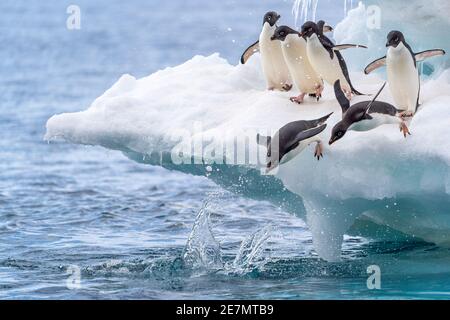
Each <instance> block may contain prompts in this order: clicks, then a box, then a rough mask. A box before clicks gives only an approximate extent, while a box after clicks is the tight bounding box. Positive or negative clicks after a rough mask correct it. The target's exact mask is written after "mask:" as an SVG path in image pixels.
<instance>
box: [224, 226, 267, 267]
mask: <svg viewBox="0 0 450 320" xmlns="http://www.w3.org/2000/svg"><path fill="white" fill-rule="evenodd" d="M274 230H275V228H274V227H273V226H271V225H269V226H266V227H264V228H262V229H259V230H257V231H256V232H254V233H253V234H251V235H250V236H248V237H247V238H245V239H244V241H242V243H241V247H240V248H239V251H238V253H237V255H236V258H235V259H234V261H233V263H232V264H231V265H230V266H228V268H227V269H228V270H229V271H232V272H234V273H238V274H243V273H247V272H250V271H251V270H253V269H261V268H262V267H263V266H264V265H265V264H266V263H267V262H268V261H269V260H270V259H268V258H267V257H265V256H264V254H263V252H264V249H265V247H266V244H267V242H268V240H269V239H270V238H271V236H272V234H273V232H274Z"/></svg>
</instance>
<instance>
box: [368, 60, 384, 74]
mask: <svg viewBox="0 0 450 320" xmlns="http://www.w3.org/2000/svg"><path fill="white" fill-rule="evenodd" d="M385 65H386V56H384V57H383V58H380V59H377V60H375V61H373V62H371V63H369V65H368V66H367V67H366V68H365V69H364V73H365V74H369V73H371V72H372V71H374V70H376V69H378V68H381V67H382V66H385Z"/></svg>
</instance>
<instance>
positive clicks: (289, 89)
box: [283, 84, 293, 92]
mask: <svg viewBox="0 0 450 320" xmlns="http://www.w3.org/2000/svg"><path fill="white" fill-rule="evenodd" d="M292 87H293V85H292V84H285V85H283V91H286V92H288V91H291V89H292Z"/></svg>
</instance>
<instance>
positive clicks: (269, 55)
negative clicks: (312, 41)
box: [241, 11, 332, 91]
mask: <svg viewBox="0 0 450 320" xmlns="http://www.w3.org/2000/svg"><path fill="white" fill-rule="evenodd" d="M279 19H280V15H279V14H278V13H276V12H273V11H271V12H268V13H266V14H265V15H264V20H263V29H262V31H261V34H260V36H259V40H258V41H256V42H255V43H254V44H252V45H251V46H249V47H248V48H247V49H246V50H245V51H244V53H243V54H242V56H241V63H242V64H245V63H247V61H248V60H249V59H250V57H251V56H252V55H253V54H255V53H256V52H260V53H261V62H262V67H263V73H264V77H265V78H266V83H267V88H268V89H269V90H274V89H277V90H281V91H290V90H291V89H292V80H291V76H290V73H289V68H288V66H287V65H286V61H285V60H284V56H283V51H282V48H281V44H280V43H277V42H273V41H272V40H271V38H272V36H273V35H274V33H275V30H276V28H277V25H276V23H277V22H278V20H279ZM319 23H320V27H321V30H322V32H330V31H332V28H331V27H330V26H328V25H326V24H325V22H323V21H320V22H319Z"/></svg>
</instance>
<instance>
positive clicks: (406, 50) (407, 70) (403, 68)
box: [364, 31, 445, 117]
mask: <svg viewBox="0 0 450 320" xmlns="http://www.w3.org/2000/svg"><path fill="white" fill-rule="evenodd" d="M386 47H387V48H388V51H387V55H386V56H384V57H382V58H380V59H377V60H375V61H373V62H371V63H370V64H369V65H368V66H367V67H366V69H365V70H364V72H365V73H366V74H369V73H371V72H372V71H374V70H376V69H378V68H380V67H382V66H386V67H387V78H388V83H389V88H390V90H391V94H392V96H393V98H394V101H395V104H396V106H397V107H398V108H401V109H404V110H405V112H404V113H403V114H402V115H403V116H404V117H411V116H413V115H414V114H415V113H416V111H417V108H418V106H419V98H420V76H419V70H418V69H417V62H419V61H423V60H425V59H427V58H431V57H434V56H440V55H444V54H445V51H444V50H442V49H433V50H426V51H423V52H419V53H414V52H413V51H412V49H411V47H410V45H409V44H408V43H407V42H406V40H405V37H404V35H403V33H401V32H400V31H391V32H390V33H389V34H388V36H387V43H386Z"/></svg>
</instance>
